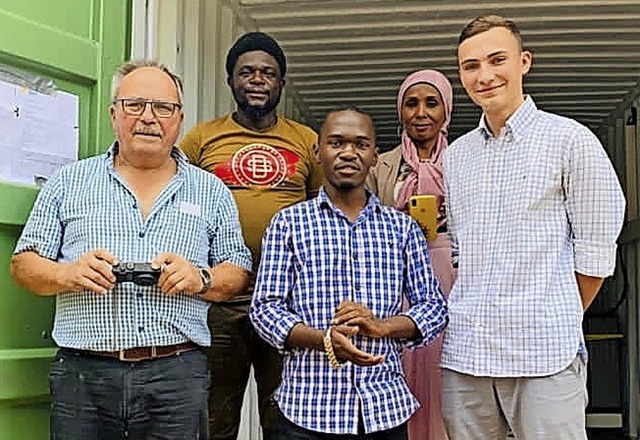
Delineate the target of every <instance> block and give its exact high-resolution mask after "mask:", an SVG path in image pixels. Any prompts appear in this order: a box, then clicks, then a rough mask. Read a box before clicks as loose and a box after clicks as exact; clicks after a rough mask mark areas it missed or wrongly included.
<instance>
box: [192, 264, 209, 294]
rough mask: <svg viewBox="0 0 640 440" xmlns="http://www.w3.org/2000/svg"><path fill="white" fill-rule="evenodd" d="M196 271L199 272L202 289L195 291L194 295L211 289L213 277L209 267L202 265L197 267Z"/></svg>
mask: <svg viewBox="0 0 640 440" xmlns="http://www.w3.org/2000/svg"><path fill="white" fill-rule="evenodd" d="M198 272H200V280H201V281H202V290H200V291H199V292H196V295H198V296H202V295H204V294H205V293H207V292H208V291H209V289H211V284H213V277H212V276H211V272H209V269H207V268H204V267H199V268H198Z"/></svg>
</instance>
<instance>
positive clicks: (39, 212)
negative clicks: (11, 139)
mask: <svg viewBox="0 0 640 440" xmlns="http://www.w3.org/2000/svg"><path fill="white" fill-rule="evenodd" d="M62 180H63V175H62V172H57V173H55V174H54V175H53V176H51V178H50V179H49V180H48V181H47V183H46V184H45V185H44V187H43V188H42V190H41V191H40V193H39V194H38V197H37V198H36V201H35V203H34V205H33V209H32V210H31V213H30V214H29V218H28V220H27V223H26V225H25V227H24V229H23V230H22V234H21V235H20V238H19V240H18V243H17V244H16V247H15V249H14V251H13V253H14V255H15V254H19V253H22V252H35V253H37V254H38V255H40V256H41V257H44V258H48V259H50V260H54V261H55V260H57V259H58V257H59V254H60V247H61V245H62V236H63V233H64V228H63V225H62V221H61V220H60V205H61V200H62V197H63V193H64V185H63V183H62Z"/></svg>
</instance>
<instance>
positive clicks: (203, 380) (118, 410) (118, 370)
mask: <svg viewBox="0 0 640 440" xmlns="http://www.w3.org/2000/svg"><path fill="white" fill-rule="evenodd" d="M49 383H50V387H51V398H52V403H51V439H52V440H121V439H128V440H143V439H144V440H179V439H184V440H194V439H198V438H206V434H204V435H203V433H201V432H200V430H201V420H202V418H203V412H206V410H207V409H206V399H207V392H208V387H209V372H208V368H207V360H206V356H205V354H204V353H203V352H202V351H201V350H191V351H188V352H184V353H180V354H176V355H173V356H168V357H163V358H157V359H153V360H147V361H140V362H121V361H119V360H117V359H111V358H104V357H100V356H95V355H91V354H86V353H83V352H79V351H77V350H71V349H66V348H61V349H60V350H58V353H57V354H56V356H55V357H54V359H53V361H52V363H51V370H50V373H49Z"/></svg>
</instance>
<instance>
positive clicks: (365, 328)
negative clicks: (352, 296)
mask: <svg viewBox="0 0 640 440" xmlns="http://www.w3.org/2000/svg"><path fill="white" fill-rule="evenodd" d="M356 334H361V335H364V336H368V337H370V338H373V339H379V338H383V337H385V335H386V326H385V323H384V321H382V320H380V319H377V318H376V317H375V316H373V313H372V312H371V310H369V308H367V307H366V306H364V305H362V304H359V303H356V302H353V301H343V302H342V303H340V305H339V306H338V308H337V309H336V311H335V313H334V315H333V318H332V319H331V342H332V344H333V351H334V353H335V355H336V357H337V358H338V360H340V361H342V362H344V361H350V362H352V363H354V364H356V365H359V366H371V365H378V364H381V363H383V362H384V356H382V355H377V356H374V355H372V354H369V353H367V352H364V351H362V350H360V349H359V348H358V347H356V346H355V345H354V344H353V342H352V340H351V338H352V337H353V336H355V335H356Z"/></svg>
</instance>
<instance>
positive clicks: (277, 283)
mask: <svg viewBox="0 0 640 440" xmlns="http://www.w3.org/2000/svg"><path fill="white" fill-rule="evenodd" d="M287 229H288V228H287V224H286V222H285V221H284V220H283V219H281V217H280V215H279V214H276V216H275V217H274V218H273V220H272V222H271V224H270V225H269V228H268V229H267V231H266V232H265V235H264V238H263V240H262V256H261V261H260V266H259V269H258V274H257V279H256V287H255V290H254V294H253V298H252V301H251V307H250V308H249V317H250V319H251V322H252V323H253V326H254V327H255V329H256V331H257V332H258V334H259V335H260V336H261V337H262V338H263V339H264V340H265V341H267V342H268V343H269V344H271V345H273V346H274V347H275V348H277V349H278V350H280V351H284V349H285V342H286V340H287V338H288V337H289V333H291V330H292V329H293V327H294V326H295V325H296V324H298V323H301V322H302V320H301V319H300V317H299V316H297V315H296V314H295V313H293V312H292V311H291V309H290V307H289V305H288V304H289V302H290V295H291V289H292V287H293V282H294V276H293V252H292V249H291V242H290V235H289V233H288V232H287Z"/></svg>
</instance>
